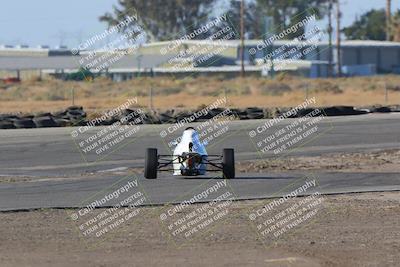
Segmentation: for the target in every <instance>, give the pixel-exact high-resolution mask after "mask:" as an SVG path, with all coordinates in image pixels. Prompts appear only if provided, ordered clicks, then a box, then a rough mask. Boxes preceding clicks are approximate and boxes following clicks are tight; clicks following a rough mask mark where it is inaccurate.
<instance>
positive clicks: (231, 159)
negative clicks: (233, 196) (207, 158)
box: [222, 148, 235, 179]
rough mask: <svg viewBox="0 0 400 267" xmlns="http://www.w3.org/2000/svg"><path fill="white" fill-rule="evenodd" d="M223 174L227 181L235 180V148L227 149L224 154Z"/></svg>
mask: <svg viewBox="0 0 400 267" xmlns="http://www.w3.org/2000/svg"><path fill="white" fill-rule="evenodd" d="M222 172H223V174H224V178H225V179H233V178H235V152H234V150H233V148H225V149H224V150H223V152H222Z"/></svg>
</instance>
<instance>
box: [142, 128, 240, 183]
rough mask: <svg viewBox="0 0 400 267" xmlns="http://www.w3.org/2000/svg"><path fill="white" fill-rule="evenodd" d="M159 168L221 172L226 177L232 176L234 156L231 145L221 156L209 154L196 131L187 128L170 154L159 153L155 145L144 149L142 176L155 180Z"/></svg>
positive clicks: (193, 173)
mask: <svg viewBox="0 0 400 267" xmlns="http://www.w3.org/2000/svg"><path fill="white" fill-rule="evenodd" d="M158 171H172V172H173V175H181V176H197V175H205V174H206V172H218V171H222V173H223V177H224V178H226V179H232V178H235V158H234V150H233V149H232V148H225V149H223V151H222V155H208V154H207V151H206V148H205V144H203V143H202V142H201V141H200V138H199V134H198V133H197V131H196V130H195V129H194V128H192V127H188V128H186V129H185V131H184V132H183V134H182V137H180V141H179V143H176V147H175V149H174V151H173V154H172V155H158V153H157V149H156V148H148V149H147V151H146V159H145V168H144V177H145V178H147V179H156V178H157V172H158Z"/></svg>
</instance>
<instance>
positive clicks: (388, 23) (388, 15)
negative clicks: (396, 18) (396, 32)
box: [386, 0, 392, 41]
mask: <svg viewBox="0 0 400 267" xmlns="http://www.w3.org/2000/svg"><path fill="white" fill-rule="evenodd" d="M391 24H392V0H386V41H391V40H392V34H391V27H392V26H391Z"/></svg>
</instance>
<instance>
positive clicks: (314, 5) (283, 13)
mask: <svg viewBox="0 0 400 267" xmlns="http://www.w3.org/2000/svg"><path fill="white" fill-rule="evenodd" d="M327 2H329V0H257V6H258V8H259V9H260V10H262V11H263V12H264V13H265V14H267V15H268V16H271V17H272V18H273V21H274V24H275V33H279V32H282V31H284V30H286V29H288V28H290V27H291V26H293V25H295V24H296V23H298V22H300V21H302V20H304V19H305V18H306V17H307V16H310V15H313V14H315V16H316V19H318V18H319V17H320V16H322V15H324V14H325V13H326V11H327V6H326V3H327ZM334 2H336V0H334ZM304 32H305V29H304V27H303V28H300V29H298V30H297V31H296V32H294V33H290V34H288V35H287V36H286V39H294V38H297V37H299V36H301V35H302V34H304Z"/></svg>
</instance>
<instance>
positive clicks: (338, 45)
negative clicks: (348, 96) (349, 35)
mask: <svg viewBox="0 0 400 267" xmlns="http://www.w3.org/2000/svg"><path fill="white" fill-rule="evenodd" d="M341 18H342V13H341V12H340V1H339V0H338V1H337V4H336V57H337V62H336V75H337V77H341V76H342V58H341V51H340V50H341V36H340V20H341Z"/></svg>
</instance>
